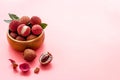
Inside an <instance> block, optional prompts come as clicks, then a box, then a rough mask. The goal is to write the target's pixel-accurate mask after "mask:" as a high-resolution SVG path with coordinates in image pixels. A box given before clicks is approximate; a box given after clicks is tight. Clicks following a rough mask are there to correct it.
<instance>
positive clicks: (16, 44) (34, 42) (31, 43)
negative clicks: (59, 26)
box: [7, 31, 45, 51]
mask: <svg viewBox="0 0 120 80" xmlns="http://www.w3.org/2000/svg"><path fill="white" fill-rule="evenodd" d="M44 38H45V33H44V31H43V32H42V33H41V34H40V35H39V36H38V37H37V38H34V39H31V40H28V41H20V40H16V39H14V38H12V37H11V36H10V35H9V31H8V33H7V40H8V43H9V44H10V46H11V47H12V48H13V49H15V50H17V51H24V50H25V49H26V48H31V49H38V48H39V47H40V46H41V45H42V44H43V42H44Z"/></svg>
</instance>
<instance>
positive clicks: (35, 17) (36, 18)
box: [30, 16, 41, 25]
mask: <svg viewBox="0 0 120 80" xmlns="http://www.w3.org/2000/svg"><path fill="white" fill-rule="evenodd" d="M30 23H31V24H32V25H34V24H41V19H40V18H39V17H37V16H33V17H31V20H30Z"/></svg>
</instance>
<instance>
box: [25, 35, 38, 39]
mask: <svg viewBox="0 0 120 80" xmlns="http://www.w3.org/2000/svg"><path fill="white" fill-rule="evenodd" d="M36 37H37V36H36V35H33V34H31V35H29V36H28V37H27V38H26V40H31V39H34V38H36Z"/></svg>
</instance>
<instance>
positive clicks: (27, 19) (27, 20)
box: [19, 16, 30, 24]
mask: <svg viewBox="0 0 120 80" xmlns="http://www.w3.org/2000/svg"><path fill="white" fill-rule="evenodd" d="M19 21H20V23H21V24H28V23H29V21H30V18H29V17H28V16H22V17H21V18H20V20H19Z"/></svg>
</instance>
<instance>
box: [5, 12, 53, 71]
mask: <svg viewBox="0 0 120 80" xmlns="http://www.w3.org/2000/svg"><path fill="white" fill-rule="evenodd" d="M9 17H10V18H11V20H4V21H5V22H7V23H9V34H10V36H11V37H12V38H14V39H16V40H20V41H27V40H31V39H34V38H36V37H38V36H39V35H40V34H41V33H42V32H43V29H45V28H46V26H47V24H46V23H42V21H41V19H40V17H37V16H32V17H31V18H30V17H28V16H22V17H21V18H19V17H18V16H16V15H15V14H10V13H9ZM36 56H37V55H36V52H35V50H33V49H29V48H27V49H25V50H24V51H23V58H24V60H26V61H27V62H32V61H33V60H34V59H35V58H36ZM52 59H53V56H52V54H51V53H49V52H46V53H43V54H41V55H40V58H39V62H40V64H41V65H47V64H49V63H50V62H51V61H52ZM9 60H10V62H11V63H12V66H13V69H15V70H16V69H17V67H18V66H19V69H20V70H21V71H22V72H28V71H29V70H30V65H29V63H26V62H25V63H22V64H19V65H18V63H16V61H15V60H12V59H9ZM38 72H39V67H36V68H35V69H34V73H38Z"/></svg>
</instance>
